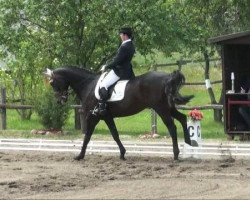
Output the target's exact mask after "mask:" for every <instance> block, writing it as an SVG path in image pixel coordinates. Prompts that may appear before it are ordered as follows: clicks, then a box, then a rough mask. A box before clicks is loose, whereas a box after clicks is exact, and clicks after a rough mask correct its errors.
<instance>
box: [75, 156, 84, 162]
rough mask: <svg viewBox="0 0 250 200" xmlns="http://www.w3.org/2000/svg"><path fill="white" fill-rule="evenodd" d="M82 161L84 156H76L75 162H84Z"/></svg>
mask: <svg viewBox="0 0 250 200" xmlns="http://www.w3.org/2000/svg"><path fill="white" fill-rule="evenodd" d="M82 159H83V157H82V156H76V157H74V160H77V161H79V160H82Z"/></svg>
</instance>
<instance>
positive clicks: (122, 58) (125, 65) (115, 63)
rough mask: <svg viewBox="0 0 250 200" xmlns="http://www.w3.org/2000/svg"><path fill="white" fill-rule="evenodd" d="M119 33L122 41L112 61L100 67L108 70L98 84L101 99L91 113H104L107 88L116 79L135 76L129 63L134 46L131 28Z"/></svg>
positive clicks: (121, 30)
mask: <svg viewBox="0 0 250 200" xmlns="http://www.w3.org/2000/svg"><path fill="white" fill-rule="evenodd" d="M119 33H120V38H121V41H122V43H121V46H120V47H119V49H118V51H117V53H116V55H115V57H114V58H113V60H112V62H111V63H109V64H107V65H104V66H103V67H102V69H101V70H102V71H104V70H105V69H110V71H109V72H108V74H107V75H106V76H105V78H104V79H103V80H102V82H101V84H100V90H99V93H100V98H101V99H100V100H99V102H98V105H97V106H96V108H95V109H94V112H93V114H99V115H105V114H106V111H107V110H106V108H107V104H106V102H107V100H108V98H109V95H108V89H109V87H110V86H111V85H113V84H114V83H116V82H117V81H118V80H129V79H132V78H134V77H135V74H134V72H133V69H132V64H131V60H132V58H133V56H134V53H135V47H134V44H133V42H132V40H133V36H132V29H131V28H129V27H124V28H121V29H120V31H119Z"/></svg>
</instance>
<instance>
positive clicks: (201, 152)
mask: <svg viewBox="0 0 250 200" xmlns="http://www.w3.org/2000/svg"><path fill="white" fill-rule="evenodd" d="M123 144H124V146H125V148H126V150H127V153H128V154H139V155H158V156H173V148H172V143H171V142H170V143H167V142H147V141H145V142H138V141H137V142H134V141H125V142H123ZM81 146H82V141H79V140H74V141H73V140H72V141H71V140H44V139H0V150H9V151H13V150H15V151H51V152H75V153H78V152H79V151H80V148H81ZM179 148H180V156H181V157H197V158H225V157H235V158H236V157H237V158H243V157H244V158H248V159H250V144H247V143H241V144H235V143H224V144H223V143H202V146H200V147H190V146H189V145H186V144H184V143H180V144H179ZM87 153H103V154H107V153H109V154H111V153H115V154H119V148H118V146H117V145H116V143H115V142H113V141H91V142H90V143H89V145H88V148H87Z"/></svg>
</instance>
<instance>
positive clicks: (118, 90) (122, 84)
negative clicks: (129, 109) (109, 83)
mask: <svg viewBox="0 0 250 200" xmlns="http://www.w3.org/2000/svg"><path fill="white" fill-rule="evenodd" d="M106 73H107V72H105V73H103V74H102V75H101V76H100V78H99V80H98V82H97V84H96V87H95V97H96V98H97V99H98V100H99V99H100V95H99V89H100V83H101V82H102V80H103V78H104V77H105V75H106ZM127 83H128V80H123V81H118V82H117V83H116V84H115V87H114V89H113V91H112V94H111V97H110V98H109V99H108V101H120V100H122V99H123V98H124V93H125V88H126V85H127Z"/></svg>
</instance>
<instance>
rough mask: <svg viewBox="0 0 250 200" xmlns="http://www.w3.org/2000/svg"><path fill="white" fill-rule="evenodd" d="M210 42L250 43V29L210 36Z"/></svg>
mask: <svg viewBox="0 0 250 200" xmlns="http://www.w3.org/2000/svg"><path fill="white" fill-rule="evenodd" d="M208 42H209V43H217V44H250V30H247V31H243V32H238V33H232V34H228V35H222V36H218V37H213V38H209V39H208Z"/></svg>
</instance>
